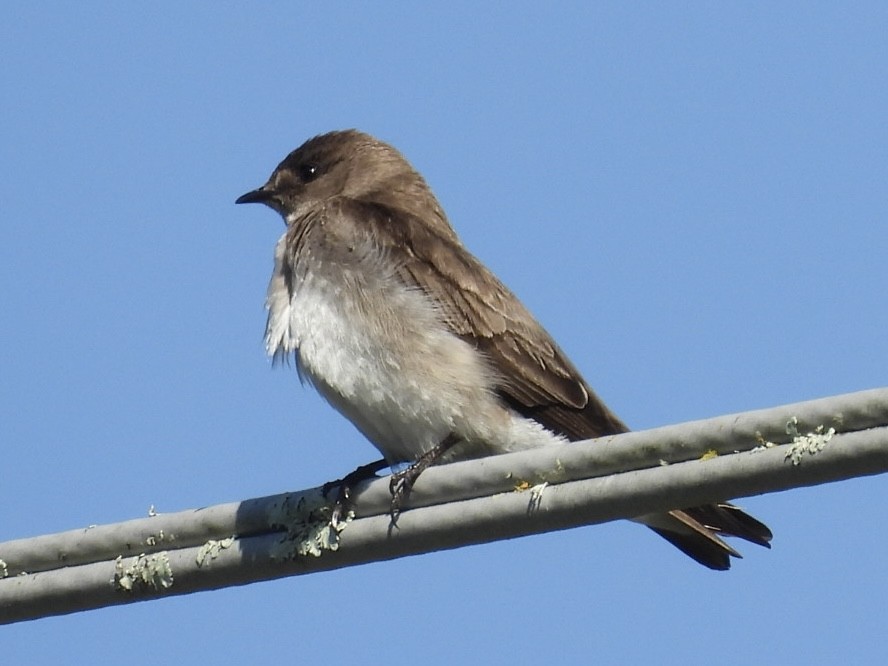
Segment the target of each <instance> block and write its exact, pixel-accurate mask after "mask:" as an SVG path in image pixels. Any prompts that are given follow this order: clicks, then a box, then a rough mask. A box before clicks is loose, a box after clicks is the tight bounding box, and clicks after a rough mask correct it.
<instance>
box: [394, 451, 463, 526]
mask: <svg viewBox="0 0 888 666" xmlns="http://www.w3.org/2000/svg"><path fill="white" fill-rule="evenodd" d="M457 442H459V438H458V437H457V436H456V435H454V434H452V433H451V434H450V435H447V437H445V438H444V439H443V440H442V441H441V443H440V444H438V445H437V446H434V447H432V448H431V449H429V450H428V451H426V452H425V453H423V454H422V455H421V456H420V457H419V458H417V459H416V460H415V461H413V463H412V464H411V465H410V466H409V467H407V468H406V469H403V470H401V471H400V472H395V473H393V474H392V478H391V481H389V491H390V492H391V494H392V505H391V517H392V526H393V527H396V526H397V523H398V516H400V515H401V510H402V509H403V508H404V505H405V504H406V502H407V499H408V498H409V497H410V493H411V491H412V490H413V485H414V484H415V483H416V480H417V479H418V478H419V475H420V474H422V473H423V472H424V471H425V470H426V468H428V467H429V466H430V465H434V464H435V463H436V462H438V461H439V460H440V459H441V456H443V455H444V454H445V453H447V452H448V451H449V450H450V449H451V448H453V446H454V445H455V444H456V443H457Z"/></svg>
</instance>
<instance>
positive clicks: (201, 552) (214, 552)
mask: <svg viewBox="0 0 888 666" xmlns="http://www.w3.org/2000/svg"><path fill="white" fill-rule="evenodd" d="M233 545H234V537H233V536H231V537H228V538H227V539H222V540H221V541H217V540H216V539H210V540H209V541H207V542H206V543H205V544H204V545H203V546H201V547H200V548H198V549H197V556H196V557H195V558H194V559H195V560H196V561H197V566H199V567H202V566H203V565H204V564H205V563H206V564H209V562H208V560H215V559H216V558H217V557H218V556H219V553H221V552H222V551H223V550H225V549H226V548H231V546H233Z"/></svg>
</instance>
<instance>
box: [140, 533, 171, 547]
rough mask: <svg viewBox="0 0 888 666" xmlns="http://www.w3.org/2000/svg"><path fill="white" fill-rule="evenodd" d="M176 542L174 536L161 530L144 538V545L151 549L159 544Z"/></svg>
mask: <svg viewBox="0 0 888 666" xmlns="http://www.w3.org/2000/svg"><path fill="white" fill-rule="evenodd" d="M175 540H176V535H175V534H167V533H166V532H164V531H163V530H159V531H158V532H157V534H150V535H148V536H147V537H146V538H145V545H146V546H148V547H150V548H153V547H154V546H157V545H158V544H161V543H172V542H173V541H175Z"/></svg>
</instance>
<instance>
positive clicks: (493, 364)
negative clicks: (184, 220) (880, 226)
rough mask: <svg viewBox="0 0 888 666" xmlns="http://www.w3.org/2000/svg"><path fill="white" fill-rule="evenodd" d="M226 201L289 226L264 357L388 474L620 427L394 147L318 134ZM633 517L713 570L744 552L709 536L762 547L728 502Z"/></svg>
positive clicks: (758, 531)
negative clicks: (324, 406) (310, 394)
mask: <svg viewBox="0 0 888 666" xmlns="http://www.w3.org/2000/svg"><path fill="white" fill-rule="evenodd" d="M237 203H264V204H266V205H267V206H269V207H270V208H272V209H274V210H276V211H277V212H278V213H280V214H281V216H282V217H283V218H284V221H285V223H286V226H287V229H286V231H285V232H284V235H283V236H282V237H281V239H280V240H279V241H278V243H277V247H276V249H275V262H274V272H273V274H272V277H271V283H270V284H269V287H268V301H267V306H268V323H267V326H266V331H265V344H266V348H267V351H268V353H269V354H271V355H273V356H286V355H290V354H292V355H294V356H295V358H296V361H297V367H298V369H299V372H300V375H301V376H302V377H303V378H304V379H306V380H308V381H309V382H310V383H311V384H312V385H314V386H315V387H316V388H317V390H318V391H319V392H320V393H321V395H322V396H324V398H326V399H327V401H329V402H330V404H331V405H333V407H335V408H336V409H337V410H339V411H340V412H341V413H342V414H343V415H344V416H345V417H346V418H348V419H349V420H350V421H351V422H352V423H353V424H354V425H355V426H356V427H357V428H358V429H359V430H360V431H361V432H362V433H363V434H364V435H365V436H366V437H367V438H368V439H369V440H370V441H371V442H372V443H373V444H374V445H375V446H376V448H377V449H379V450H380V451H381V452H382V454H383V455H384V456H385V459H386V460H387V461H388V463H389V464H396V463H401V462H415V461H425V462H426V463H428V462H434V461H436V460H445V461H446V460H457V459H465V458H473V457H480V456H486V455H491V454H497V453H504V452H507V451H516V450H520V449H527V448H530V447H537V446H546V445H548V444H553V443H560V442H565V441H575V440H581V439H589V438H592V437H600V436H603V435H608V434H614V433H620V432H625V431H626V430H627V427H626V426H625V425H624V424H623V422H622V421H620V419H619V418H617V416H616V415H614V414H613V412H611V411H610V410H609V409H608V408H607V407H606V406H605V405H604V403H603V402H602V401H601V400H600V399H599V398H598V397H597V396H596V395H595V393H593V392H592V389H591V388H589V386H588V385H587V384H586V382H585V381H584V380H583V378H582V376H581V375H580V373H579V371H578V370H577V369H576V368H575V367H574V366H573V364H572V363H571V362H570V361H569V360H568V359H567V357H566V356H565V355H564V353H563V352H562V351H561V350H560V349H559V348H558V345H557V344H555V341H554V340H553V339H552V338H551V336H550V335H549V334H548V333H547V332H546V331H545V330H544V329H543V327H542V326H540V324H539V323H538V322H537V321H536V319H534V317H533V316H532V315H531V314H530V312H528V310H527V309H526V308H525V307H524V306H523V305H522V304H521V302H520V301H519V300H518V299H517V298H516V297H515V295H514V294H512V292H511V291H509V290H508V289H507V288H506V287H505V286H504V285H503V283H502V282H500V281H499V280H498V279H497V278H496V276H495V275H493V273H491V272H490V271H489V270H488V269H487V268H486V267H485V266H484V264H482V263H481V262H480V261H479V260H478V259H476V258H475V257H474V256H473V255H472V254H471V253H470V252H469V251H468V250H467V249H466V248H465V247H464V246H463V244H462V243H461V242H460V240H459V238H458V237H457V235H456V232H454V230H453V228H452V227H451V226H450V223H449V222H448V220H447V217H446V216H445V215H444V211H443V210H442V208H441V206H440V204H439V203H438V201H437V199H436V198H435V196H434V194H432V191H431V190H430V189H429V187H428V185H427V184H426V182H425V180H424V179H423V178H422V176H420V174H419V173H417V172H416V171H415V170H414V169H413V167H411V166H410V164H409V163H408V162H407V160H406V159H404V157H403V156H402V155H401V154H400V153H399V152H398V151H397V150H395V149H394V148H393V147H392V146H389V145H388V144H386V143H383V142H382V141H379V140H377V139H375V138H373V137H371V136H368V135H367V134H364V133H361V132H358V131H355V130H346V131H339V132H330V133H328V134H323V135H321V136H317V137H314V138H313V139H310V140H308V141H306V142H305V143H304V144H303V145H302V146H300V147H299V148H297V149H296V150H294V151H293V152H292V153H290V154H289V155H288V156H287V157H286V159H284V161H283V162H281V163H280V164H279V165H278V167H277V168H276V169H275V170H274V173H272V175H271V178H269V180H268V182H267V183H266V184H265V185H263V186H262V187H260V188H259V189H257V190H253V191H252V192H248V193H247V194H244V195H243V196H242V197H240V198H239V199H238V200H237ZM417 473H418V472H417ZM414 478H415V477H414ZM638 520H639V521H640V522H643V523H645V524H646V525H648V526H649V527H650V528H651V529H653V530H654V531H655V532H657V533H658V534H660V535H661V536H663V537H665V538H666V539H668V540H669V541H670V542H671V543H673V544H674V545H675V546H677V547H678V548H680V549H681V550H682V551H684V552H685V553H687V554H688V555H690V556H691V557H692V558H694V559H695V560H697V561H698V562H700V563H701V564H704V565H706V566H707V567H710V568H712V569H728V568H729V567H730V558H729V556H731V555H733V556H739V554H738V553H737V551H735V550H734V549H733V548H731V547H730V546H729V545H728V544H727V543H725V542H724V541H723V540H722V539H721V538H720V537H719V535H732V536H739V537H741V538H743V539H746V540H748V541H751V542H753V543H757V544H760V545H763V546H768V545H769V543H768V542H769V541H770V539H771V532H770V531H769V530H768V528H767V527H766V526H765V525H763V524H762V523H760V522H759V521H757V520H755V519H754V518H752V517H751V516H749V515H747V514H745V513H744V512H743V511H741V510H740V509H738V508H737V507H734V506H732V505H730V504H717V505H715V504H713V505H707V506H701V507H692V508H685V509H681V510H674V511H670V512H668V513H663V514H656V515H650V516H643V517H640V518H639V519H638Z"/></svg>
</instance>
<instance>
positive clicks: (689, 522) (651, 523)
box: [636, 503, 772, 571]
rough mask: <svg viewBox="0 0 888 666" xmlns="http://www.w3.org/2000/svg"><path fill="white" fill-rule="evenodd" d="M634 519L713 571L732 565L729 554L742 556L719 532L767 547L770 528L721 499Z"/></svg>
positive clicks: (728, 567) (768, 545) (722, 569)
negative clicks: (720, 501)
mask: <svg viewBox="0 0 888 666" xmlns="http://www.w3.org/2000/svg"><path fill="white" fill-rule="evenodd" d="M636 520H637V521H638V522H640V523H643V524H645V525H647V526H648V527H649V528H651V529H652V530H653V531H654V532H656V533H657V534H659V535H660V536H661V537H663V538H664V539H666V540H667V541H669V543H671V544H672V545H673V546H675V547H676V548H678V549H679V550H681V551H682V552H683V553H685V554H686V555H688V556H689V557H691V558H693V559H694V560H696V561H697V562H699V563H700V564H702V565H703V566H705V567H709V568H710V569H715V570H716V571H726V570H727V569H730V568H731V557H738V558H742V557H743V556H742V555H741V554H740V553H739V552H737V551H736V550H734V548H732V547H731V546H730V545H728V544H727V543H726V542H725V541H723V540H722V539H721V538H720V537H719V535H720V534H721V535H726V536H736V537H740V538H741V539H746V540H747V541H750V542H752V543H755V544H758V545H760V546H764V547H766V548H770V547H771V545H770V543H769V541H770V540H771V536H772V535H771V531H770V530H769V529H768V528H767V527H766V526H765V525H764V524H763V523H761V522H759V521H758V520H756V519H755V518H753V517H752V516H750V515H748V514H746V513H744V512H743V511H742V510H741V509H739V508H738V507H736V506H734V505H733V504H727V503H720V504H708V505H704V506H698V507H692V508H690V509H684V510H674V511H670V512H668V513H656V514H648V515H646V516H639V517H638V518H636Z"/></svg>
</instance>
